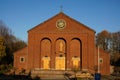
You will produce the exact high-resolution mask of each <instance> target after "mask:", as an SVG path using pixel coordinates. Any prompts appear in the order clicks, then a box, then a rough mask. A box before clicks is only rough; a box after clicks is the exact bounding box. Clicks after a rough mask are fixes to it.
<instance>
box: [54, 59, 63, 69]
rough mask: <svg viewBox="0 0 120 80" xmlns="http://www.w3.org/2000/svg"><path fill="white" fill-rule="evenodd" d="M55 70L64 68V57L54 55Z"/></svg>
mask: <svg viewBox="0 0 120 80" xmlns="http://www.w3.org/2000/svg"><path fill="white" fill-rule="evenodd" d="M55 68H56V70H65V57H56V62H55Z"/></svg>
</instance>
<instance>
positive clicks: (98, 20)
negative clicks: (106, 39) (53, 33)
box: [0, 0, 120, 41]
mask: <svg viewBox="0 0 120 80" xmlns="http://www.w3.org/2000/svg"><path fill="white" fill-rule="evenodd" d="M61 5H62V6H63V12H64V13H65V14H67V15H68V16H70V17H72V18H73V19H75V20H77V21H79V22H81V23H83V24H85V25H87V26H88V27H90V28H92V29H94V30H95V31H96V33H99V32H101V31H102V30H108V31H109V32H116V31H120V0H0V20H2V21H3V22H4V23H5V24H6V25H7V26H8V27H9V28H10V29H11V30H12V32H13V34H14V35H15V36H16V37H18V38H20V39H22V40H24V41H27V38H28V37H27V31H28V30H29V29H31V28H33V27H34V26H36V25H38V24H40V23H42V22H43V21H46V20H47V19H49V18H51V17H53V16H54V15H56V14H58V13H59V12H60V6H61Z"/></svg>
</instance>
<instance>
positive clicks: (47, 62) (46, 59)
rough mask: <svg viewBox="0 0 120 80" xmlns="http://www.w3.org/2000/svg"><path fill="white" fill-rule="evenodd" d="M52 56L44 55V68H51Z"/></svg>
mask: <svg viewBox="0 0 120 80" xmlns="http://www.w3.org/2000/svg"><path fill="white" fill-rule="evenodd" d="M49 65H50V58H49V57H44V58H43V69H50V66H49Z"/></svg>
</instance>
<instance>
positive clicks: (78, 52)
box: [70, 38, 82, 69]
mask: <svg viewBox="0 0 120 80" xmlns="http://www.w3.org/2000/svg"><path fill="white" fill-rule="evenodd" d="M70 58H71V59H72V60H71V68H77V69H82V43H81V40H80V39H78V38H74V39H72V40H71V42H70Z"/></svg>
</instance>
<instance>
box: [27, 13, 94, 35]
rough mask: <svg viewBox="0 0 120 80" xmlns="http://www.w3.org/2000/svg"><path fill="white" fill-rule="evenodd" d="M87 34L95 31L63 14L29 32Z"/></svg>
mask: <svg viewBox="0 0 120 80" xmlns="http://www.w3.org/2000/svg"><path fill="white" fill-rule="evenodd" d="M29 32H30V33H31V32H32V33H78V32H79V33H86V32H94V33H95V31H94V30H93V29H91V28H89V27H87V26H85V25H84V24H82V23H80V22H78V21H76V20H74V19H73V18H71V17H69V16H67V15H66V14H64V13H63V12H60V13H59V14H57V15H55V16H54V17H52V18H50V19H48V20H47V21H45V22H43V23H40V24H39V25H37V26H35V27H33V28H32V29H30V30H29V31H28V33H29Z"/></svg>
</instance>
